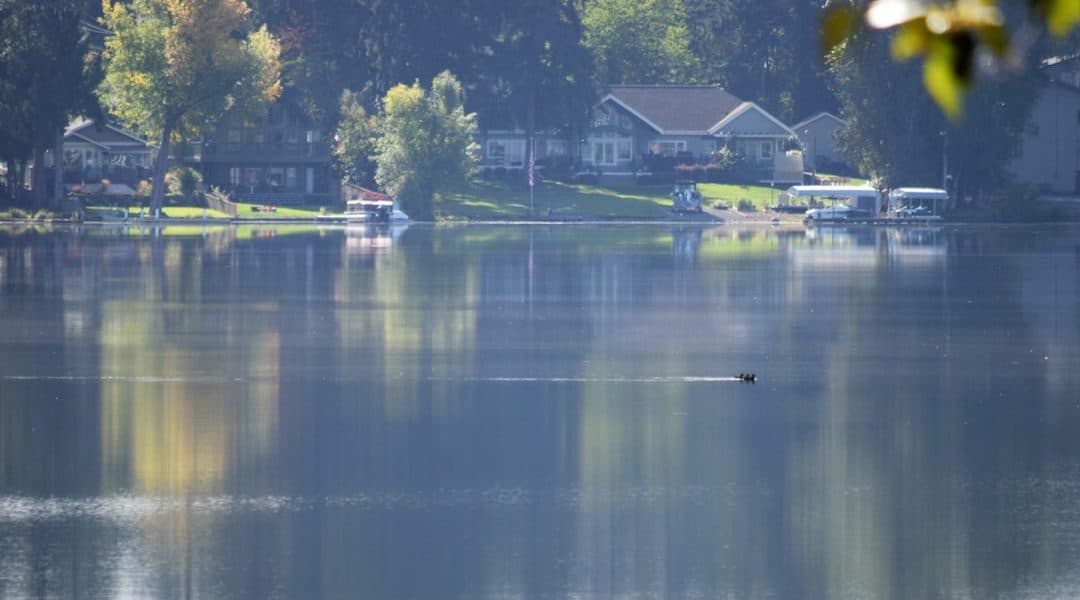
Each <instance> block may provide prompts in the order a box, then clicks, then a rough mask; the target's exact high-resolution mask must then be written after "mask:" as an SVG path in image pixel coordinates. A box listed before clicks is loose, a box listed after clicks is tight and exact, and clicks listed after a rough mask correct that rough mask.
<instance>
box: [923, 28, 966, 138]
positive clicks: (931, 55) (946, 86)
mask: <svg viewBox="0 0 1080 600" xmlns="http://www.w3.org/2000/svg"><path fill="white" fill-rule="evenodd" d="M955 63H956V49H955V48H954V47H953V46H952V44H950V43H949V42H948V41H946V40H938V41H936V42H935V43H934V44H933V46H932V47H931V48H930V51H929V52H928V53H927V55H926V62H925V63H923V85H925V86H926V91H927V92H929V93H930V97H931V98H933V99H934V102H936V103H937V105H938V106H939V107H940V108H941V110H942V112H944V113H945V115H946V116H948V117H949V118H950V119H952V120H954V121H956V120H958V119H959V118H960V116H961V115H962V114H963V101H964V88H965V87H966V84H965V82H964V81H963V79H961V77H960V76H959V75H958V74H957V71H956V69H955Z"/></svg>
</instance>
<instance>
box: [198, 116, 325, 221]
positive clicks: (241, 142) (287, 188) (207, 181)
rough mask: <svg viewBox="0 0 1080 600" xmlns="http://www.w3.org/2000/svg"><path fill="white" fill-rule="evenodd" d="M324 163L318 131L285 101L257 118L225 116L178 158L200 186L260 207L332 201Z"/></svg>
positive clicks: (322, 138)
mask: <svg viewBox="0 0 1080 600" xmlns="http://www.w3.org/2000/svg"><path fill="white" fill-rule="evenodd" d="M330 160H331V154H330V145H329V143H328V141H327V140H326V139H324V137H323V132H322V131H321V130H320V128H319V127H318V126H317V125H315V124H314V123H312V121H311V120H310V119H309V118H308V117H307V116H306V115H305V114H304V112H303V111H302V110H301V109H300V107H299V106H298V105H297V104H296V103H295V102H292V101H290V100H288V99H287V98H282V99H281V100H279V101H278V102H276V103H274V104H272V105H271V106H270V107H269V108H268V109H267V111H266V113H265V114H264V115H263V116H262V118H261V119H251V118H244V117H241V116H238V115H226V117H225V118H223V119H222V120H221V122H219V123H218V125H217V127H215V128H214V130H213V131H212V132H211V133H210V134H208V135H206V136H204V137H203V138H202V139H201V140H198V141H196V142H194V143H192V144H190V145H189V146H188V147H187V148H185V149H182V155H181V162H182V163H183V164H185V165H187V166H190V167H193V168H195V169H197V170H198V171H199V172H200V173H202V176H203V185H204V186H205V187H207V188H209V187H211V186H214V187H218V188H221V189H222V190H225V191H227V192H229V194H230V195H231V196H232V197H233V199H236V200H243V201H250V202H259V203H265V204H325V203H328V202H332V201H337V200H338V199H339V195H340V191H339V185H338V182H336V181H335V180H334V178H333V177H332V176H331V171H330Z"/></svg>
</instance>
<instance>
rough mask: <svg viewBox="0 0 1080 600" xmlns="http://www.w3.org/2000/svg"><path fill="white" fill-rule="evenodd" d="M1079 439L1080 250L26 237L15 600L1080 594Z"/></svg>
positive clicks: (737, 241) (14, 364)
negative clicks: (751, 375)
mask: <svg viewBox="0 0 1080 600" xmlns="http://www.w3.org/2000/svg"><path fill="white" fill-rule="evenodd" d="M750 371H752V372H755V373H757V375H758V379H759V381H758V383H757V384H756V385H750V384H744V383H738V382H735V381H733V380H731V379H730V376H732V375H734V374H736V373H739V372H750ZM1078 432H1080V229H1077V228H1068V227H1043V228H1035V227H955V228H952V227H945V228H937V229H909V230H882V229H851V230H847V229H825V230H817V231H810V232H804V231H802V230H798V231H786V232H785V231H779V230H768V229H760V230H735V229H731V228H725V227H719V228H712V229H709V228H700V227H686V228H678V227H676V228H673V227H671V226H638V227H631V226H602V227H593V226H553V227H527V226H520V227H519V226H492V227H486V226H461V227H445V228H432V227H422V226H413V227H410V228H409V229H407V230H405V231H395V232H387V231H378V230H366V229H358V230H352V229H350V230H343V229H326V230H318V229H314V228H311V229H303V228H301V229H299V230H297V229H289V228H280V229H273V228H266V229H256V228H240V229H208V230H203V229H201V228H197V227H196V228H190V229H174V228H169V229H165V230H162V231H152V230H139V229H109V228H83V229H80V230H58V231H52V232H46V231H35V230H22V229H12V228H8V229H0V597H4V598H146V597H160V598H180V597H185V598H308V597H310V598H317V597H324V598H566V597H575V598H717V597H724V598H726V597H730V598H1076V597H1080V435H1078Z"/></svg>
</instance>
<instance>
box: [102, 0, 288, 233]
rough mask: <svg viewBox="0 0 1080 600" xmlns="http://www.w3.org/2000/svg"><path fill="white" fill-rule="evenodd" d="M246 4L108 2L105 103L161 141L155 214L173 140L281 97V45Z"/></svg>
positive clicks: (228, 0) (237, 0)
mask: <svg viewBox="0 0 1080 600" xmlns="http://www.w3.org/2000/svg"><path fill="white" fill-rule="evenodd" d="M248 15H249V10H248V7H247V5H246V4H245V3H244V2H243V1H242V0H132V1H131V2H130V3H121V2H119V1H113V0H105V11H104V17H103V21H104V24H105V26H106V27H108V28H109V29H110V30H112V32H113V35H112V36H110V37H109V38H108V39H107V41H106V44H105V53H104V71H105V79H104V81H103V82H102V84H101V86H100V88H99V93H100V97H101V100H102V103H103V104H104V105H105V106H106V107H108V109H109V110H110V111H111V112H112V113H113V114H115V115H116V116H117V117H119V118H120V119H121V120H122V121H123V122H125V123H126V124H128V125H129V126H131V127H133V128H135V129H137V130H139V131H141V132H143V133H144V134H146V135H150V136H153V137H154V138H156V139H157V140H158V156H157V159H156V161H155V163H154V173H153V195H152V196H151V207H152V210H154V211H155V213H156V211H157V209H159V208H160V207H161V200H162V197H163V194H164V180H165V170H166V163H167V162H168V156H169V144H170V142H171V140H172V136H173V135H174V134H177V133H179V132H181V131H182V132H184V133H188V134H192V133H198V132H200V131H202V130H203V129H205V128H207V127H209V126H210V125H212V124H213V123H214V122H216V121H217V119H219V118H221V116H222V115H223V114H224V113H225V112H226V111H228V110H235V111H251V112H255V111H258V110H260V109H262V108H264V107H265V105H266V103H268V102H270V101H272V100H274V99H276V98H277V96H278V94H279V93H280V87H281V86H280V83H279V74H280V66H279V62H278V55H279V46H278V43H277V40H275V39H274V37H273V36H271V35H270V33H269V32H268V31H267V30H266V28H265V27H260V28H258V29H254V30H252V29H251V28H250V27H249V22H248Z"/></svg>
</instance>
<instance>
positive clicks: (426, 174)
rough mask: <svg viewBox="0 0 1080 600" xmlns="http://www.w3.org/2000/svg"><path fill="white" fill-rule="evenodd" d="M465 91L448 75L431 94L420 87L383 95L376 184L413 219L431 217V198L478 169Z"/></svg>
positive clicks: (438, 77) (433, 85)
mask: <svg viewBox="0 0 1080 600" xmlns="http://www.w3.org/2000/svg"><path fill="white" fill-rule="evenodd" d="M464 106H465V92H464V90H463V89H462V87H461V84H460V83H458V81H457V79H455V78H454V76H453V75H452V74H450V72H449V71H444V72H442V73H440V74H438V75H436V76H435V79H434V80H432V82H431V91H430V93H428V92H425V91H424V88H422V87H421V86H420V83H419V82H417V83H414V84H413V85H411V86H407V85H404V84H399V85H396V86H394V87H393V88H391V89H390V91H388V92H387V93H386V97H385V98H384V99H383V113H382V114H381V115H380V117H379V120H378V123H379V132H380V134H381V135H380V136H379V137H378V139H377V141H376V142H375V162H376V164H377V165H378V167H377V170H376V173H375V180H376V181H377V182H378V183H379V185H381V186H382V187H383V188H384V189H385V190H386V191H387V192H389V193H390V194H391V195H393V196H396V197H397V198H398V200H399V201H400V202H401V205H402V207H403V208H404V209H405V212H407V213H409V215H410V216H413V217H415V218H419V219H424V220H430V219H432V218H434V214H435V213H434V203H433V197H434V195H435V193H437V192H440V191H446V190H452V189H454V188H455V187H456V186H458V185H461V184H463V183H465V182H466V181H467V180H468V178H469V177H470V176H471V175H472V174H473V172H474V171H475V169H476V163H477V146H476V142H475V141H474V136H475V134H476V115H475V114H466V113H465V109H464Z"/></svg>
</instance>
